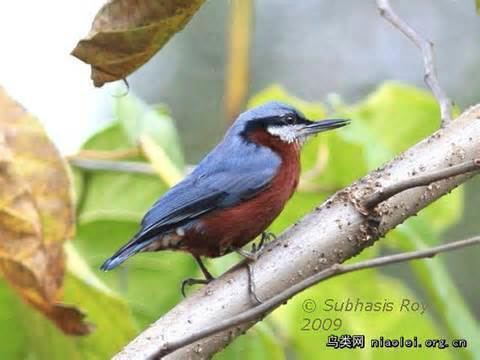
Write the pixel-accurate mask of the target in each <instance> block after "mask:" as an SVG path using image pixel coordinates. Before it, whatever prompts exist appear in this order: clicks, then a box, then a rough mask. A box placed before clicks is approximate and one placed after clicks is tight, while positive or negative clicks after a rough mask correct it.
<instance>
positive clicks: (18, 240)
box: [0, 88, 90, 335]
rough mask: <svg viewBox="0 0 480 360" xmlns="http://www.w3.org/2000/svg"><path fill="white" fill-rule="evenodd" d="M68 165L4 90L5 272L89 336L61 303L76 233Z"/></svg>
mask: <svg viewBox="0 0 480 360" xmlns="http://www.w3.org/2000/svg"><path fill="white" fill-rule="evenodd" d="M74 216H75V214H74V208H73V201H72V194H71V184H70V178H69V176H68V172H67V168H66V166H65V163H64V162H63V160H62V158H61V157H60V155H59V153H58V152H57V150H56V149H55V147H54V146H53V144H52V143H51V142H50V140H49V139H48V138H47V136H46V134H45V132H44V131H43V128H42V127H41V126H40V124H39V123H38V122H37V120H36V119H35V118H34V117H32V116H31V115H29V114H28V113H27V112H26V111H25V110H24V109H23V108H22V107H21V106H20V105H19V104H17V103H16V102H14V101H13V100H12V99H10V98H9V97H8V95H7V94H6V93H5V92H4V91H3V89H1V88H0V274H3V276H4V277H5V279H6V281H7V282H8V283H10V285H11V286H12V287H13V288H14V289H15V290H16V291H17V292H18V293H19V294H20V295H21V296H22V298H23V299H24V300H25V301H26V302H28V303H29V304H31V305H33V306H34V307H36V308H37V309H39V310H40V311H42V312H43V313H44V314H45V315H46V316H47V317H49V318H50V319H51V320H52V321H53V322H54V323H55V324H56V325H57V326H58V327H59V328H61V329H62V330H63V331H64V332H66V333H68V334H75V335H81V334H87V333H88V332H89V331H90V326H89V324H87V323H85V322H83V317H84V315H83V314H82V313H81V312H80V311H79V310H77V309H75V308H74V307H70V306H67V305H64V304H61V303H59V301H60V300H61V297H62V282H63V276H64V270H65V255H64V252H63V243H64V241H65V240H66V239H69V238H71V237H72V236H73V234H74V230H75V227H74V221H75V217H74Z"/></svg>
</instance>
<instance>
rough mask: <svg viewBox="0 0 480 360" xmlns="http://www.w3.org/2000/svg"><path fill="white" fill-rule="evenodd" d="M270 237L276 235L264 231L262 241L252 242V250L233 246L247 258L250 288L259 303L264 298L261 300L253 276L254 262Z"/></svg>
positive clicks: (273, 237)
mask: <svg viewBox="0 0 480 360" xmlns="http://www.w3.org/2000/svg"><path fill="white" fill-rule="evenodd" d="M270 239H275V235H273V234H272V233H270V232H266V231H264V232H263V233H262V236H261V237H260V241H259V242H258V245H257V244H255V243H253V244H252V250H251V251H247V250H243V249H241V248H232V250H233V251H235V252H236V253H237V254H239V255H240V256H242V257H243V258H245V259H246V260H247V270H248V283H249V287H248V290H249V292H250V295H251V296H252V298H253V299H254V300H255V301H256V302H257V304H261V303H262V300H260V298H259V297H258V295H257V292H256V290H255V280H254V276H253V275H254V274H253V262H254V261H256V260H257V259H258V258H259V257H260V255H262V253H263V249H264V248H265V242H266V241H269V240H270Z"/></svg>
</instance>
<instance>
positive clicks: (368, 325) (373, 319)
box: [0, 0, 480, 359]
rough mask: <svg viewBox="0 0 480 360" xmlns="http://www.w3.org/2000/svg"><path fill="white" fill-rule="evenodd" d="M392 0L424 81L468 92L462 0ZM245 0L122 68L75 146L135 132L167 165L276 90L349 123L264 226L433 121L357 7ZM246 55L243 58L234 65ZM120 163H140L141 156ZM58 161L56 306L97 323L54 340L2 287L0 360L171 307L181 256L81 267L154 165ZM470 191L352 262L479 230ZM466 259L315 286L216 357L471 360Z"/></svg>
mask: <svg viewBox="0 0 480 360" xmlns="http://www.w3.org/2000/svg"><path fill="white" fill-rule="evenodd" d="M240 1H241V0H240ZM397 2H398V11H399V12H400V13H401V14H402V15H403V16H404V17H405V18H407V19H408V20H409V22H410V23H411V24H412V25H413V26H414V27H416V28H418V29H419V30H420V31H421V32H422V33H425V34H428V36H429V38H430V39H432V40H434V41H435V44H436V54H437V58H438V64H439V66H438V73H439V76H440V80H441V81H442V84H445V88H446V90H447V92H448V93H449V94H450V95H451V96H452V97H453V98H454V99H455V101H456V103H457V105H458V108H459V109H464V108H465V107H467V106H468V105H469V104H471V103H474V102H476V101H478V95H477V93H478V90H479V85H478V84H479V83H480V82H479V81H476V80H478V77H479V75H478V74H479V73H478V71H476V69H478V66H479V65H480V46H479V45H478V41H477V36H478V33H479V30H480V25H479V20H478V17H476V15H475V11H474V6H473V2H455V1H449V0H441V1H434V0H428V1H421V2H418V3H416V4H415V6H412V4H411V3H409V2H400V1H397ZM244 4H247V5H243V6H241V5H240V6H239V4H238V1H237V2H236V1H208V2H207V3H206V4H205V6H204V7H202V8H201V10H200V11H199V13H198V14H197V15H196V16H194V18H193V20H192V22H191V23H190V24H189V25H188V26H187V28H186V29H185V31H183V32H182V33H180V34H178V35H177V36H175V37H174V38H173V40H172V41H171V42H170V43H169V44H167V46H166V47H165V48H164V49H163V50H162V51H160V53H159V54H158V55H157V56H156V57H155V58H154V59H152V61H150V62H149V63H148V64H147V65H145V66H144V67H143V68H142V69H141V70H139V71H138V72H136V73H135V74H134V75H132V76H131V77H130V78H129V82H130V91H129V93H128V95H126V96H118V97H110V98H109V99H108V104H104V107H105V109H106V110H105V111H104V112H102V119H103V120H105V122H106V125H105V126H104V128H102V129H101V130H99V131H97V132H96V133H94V134H92V135H91V136H90V138H89V139H88V140H87V141H86V142H85V143H84V145H83V147H82V149H84V150H90V151H110V150H114V151H116V150H128V149H131V148H132V147H133V146H135V144H136V143H137V142H138V140H139V138H140V137H141V136H142V135H143V134H148V135H149V136H150V137H151V138H152V139H153V141H154V143H155V144H157V145H158V147H159V149H163V151H164V152H165V153H166V155H167V156H168V159H169V163H168V164H166V165H165V164H164V165H165V166H166V168H167V169H170V170H172V166H173V167H174V168H175V171H179V172H181V173H184V172H185V171H186V166H187V164H195V163H196V162H197V161H198V160H199V159H201V157H202V156H203V155H204V154H205V153H206V152H207V151H208V150H209V149H210V148H211V147H212V146H213V145H214V144H216V143H217V142H218V141H219V140H220V139H221V136H222V134H223V133H224V131H225V129H226V128H227V127H228V125H229V124H230V121H231V120H232V118H233V117H234V115H235V114H236V113H237V112H238V111H240V110H243V109H244V108H246V107H250V106H255V105H258V104H261V103H263V102H265V101H269V100H281V101H285V102H288V103H291V104H292V105H294V106H297V107H298V108H299V109H300V110H302V111H303V112H305V114H306V115H307V116H309V117H311V118H323V117H326V116H345V117H349V118H351V119H352V120H353V122H352V124H351V126H349V127H348V128H345V129H344V130H342V131H338V132H334V133H328V134H326V135H323V136H321V137H317V138H315V139H313V140H312V141H310V142H309V143H308V144H307V145H306V146H305V149H304V152H303V155H302V166H303V176H302V182H301V186H300V189H299V191H298V193H297V194H296V195H295V196H294V198H293V199H292V200H291V201H290V202H289V204H288V205H287V207H286V209H285V211H284V212H283V213H282V215H281V216H280V217H279V218H278V219H277V220H276V221H275V223H274V224H273V226H272V227H271V229H270V230H271V231H273V232H275V233H279V232H281V231H282V230H283V229H285V228H286V227H288V226H289V225H291V224H292V223H293V222H294V221H295V220H297V219H299V218H300V217H301V216H302V215H304V214H306V213H308V212H309V211H311V210H312V209H313V208H314V207H315V206H316V205H318V204H319V203H321V202H322V201H323V200H324V199H325V198H327V197H328V196H329V195H330V194H331V193H333V192H334V191H335V190H336V189H340V188H342V187H343V186H345V185H348V184H349V183H350V182H352V181H354V180H356V179H357V178H359V177H361V176H362V175H364V174H366V173H367V172H368V171H371V170H373V169H375V168H376V167H378V166H379V165H381V164H382V163H383V162H385V161H387V160H389V159H391V158H392V157H393V156H394V155H396V154H398V153H399V152H401V151H403V150H404V149H406V148H408V147H410V146H411V145H413V144H415V143H416V142H417V141H418V140H420V139H422V138H423V137H425V136H427V135H428V134H430V133H431V132H433V131H434V130H435V129H437V128H438V122H439V121H438V118H439V112H438V106H437V104H436V102H435V100H434V99H433V98H432V96H431V95H430V93H429V92H428V91H426V90H425V89H424V88H425V87H424V85H423V83H422V74H423V69H422V63H421V58H420V56H419V54H418V52H417V50H416V49H415V48H414V47H413V46H412V44H410V43H409V42H408V40H406V39H405V38H404V37H403V36H402V35H401V34H400V33H398V32H397V31H396V30H394V29H393V28H392V27H391V26H390V25H389V24H387V23H385V22H384V20H382V19H381V18H379V17H378V15H377V14H376V11H375V8H374V6H373V2H368V3H365V2H355V1H351V0H350V1H347V0H341V1H337V2H329V1H303V2H299V3H298V4H295V6H293V5H292V3H291V2H288V1H285V0H282V1H272V0H265V1H256V2H250V1H246V0H245V1H244ZM249 5H250V6H249ZM396 5H397V4H396ZM234 17H244V19H243V20H244V21H245V23H247V24H250V25H249V28H248V29H246V28H240V29H236V30H235V29H234V28H233V26H231V24H232V19H233V18H234ZM245 17H247V18H246V19H245ZM235 36H237V37H240V38H242V37H244V38H247V39H248V41H247V43H248V49H247V50H248V51H247V50H245V49H243V50H242V49H240V48H235V47H232V46H231V44H232V42H233V43H235V39H234V37H235ZM245 51H247V54H246V55H247V56H246V59H250V61H243V62H242V61H240V62H238V59H239V58H240V59H243V58H244V57H242V56H244V55H245ZM232 59H235V60H232ZM232 63H235V64H236V66H239V67H241V68H242V67H243V71H242V74H244V76H243V77H241V78H240V79H237V78H235V79H233V78H232V77H231V75H229V74H231V73H230V72H229V66H231V65H232ZM239 71H240V70H239ZM232 81H237V82H239V83H232ZM407 84H408V85H407ZM126 160H133V161H148V159H147V158H144V157H143V156H141V155H135V156H133V157H131V158H126ZM72 170H73V172H74V179H75V190H76V199H77V204H76V206H77V221H78V226H77V236H76V238H75V239H74V240H73V241H72V242H70V243H69V244H68V245H67V253H68V255H69V261H68V269H69V270H68V275H67V278H66V283H65V300H66V302H67V303H72V304H75V305H77V306H79V307H80V308H81V309H83V310H85V311H86V313H87V314H88V319H89V320H90V321H91V322H93V323H94V324H95V325H96V330H95V331H94V332H93V333H92V334H91V335H89V336H86V337H83V338H72V337H67V336H65V335H63V334H62V333H60V332H59V331H58V330H57V329H56V328H55V327H54V326H53V325H52V324H51V323H50V322H49V321H48V320H46V319H45V318H44V317H43V316H42V315H41V314H39V313H37V312H35V311H34V310H32V309H31V308H30V307H27V306H26V305H24V304H23V303H21V302H19V301H18V298H17V296H16V295H15V294H14V293H13V292H12V291H11V290H10V289H9V288H8V287H7V286H6V285H5V284H4V283H3V282H1V283H0V299H1V301H0V304H1V305H0V306H1V308H2V310H3V311H0V319H1V321H0V337H1V339H2V340H3V342H2V345H1V346H0V358H1V359H67V358H68V359H106V358H109V357H110V356H111V355H113V354H114V353H115V352H117V351H118V350H119V349H121V347H122V346H124V345H125V344H126V343H128V341H129V340H131V339H132V338H133V337H134V336H135V335H136V334H138V333H139V331H141V329H144V328H145V327H146V326H148V324H150V323H151V322H152V321H154V320H155V319H157V318H158V317H159V316H161V315H162V314H163V313H165V312H167V311H168V310H169V309H170V308H172V307H173V306H174V305H175V304H176V303H177V302H179V301H180V300H181V295H180V292H179V285H180V282H181V280H183V279H184V278H186V277H190V276H194V275H196V273H197V268H196V265H195V263H194V262H193V260H192V259H191V258H190V257H189V256H187V255H185V254H177V253H169V252H164V253H158V254H140V255H138V256H136V257H134V258H133V259H131V260H130V261H128V262H127V263H126V264H125V266H122V267H121V268H119V269H118V270H116V271H113V272H109V273H101V272H100V271H99V270H98V268H99V266H100V264H101V263H102V262H103V261H104V260H105V259H106V258H107V257H108V256H110V255H111V254H112V253H113V252H114V251H115V250H116V249H117V248H118V247H119V246H120V245H121V244H123V243H124V242H126V241H127V240H128V239H129V237H130V236H131V235H132V234H133V233H134V232H135V231H136V230H137V227H138V223H139V221H140V219H141V217H142V215H143V213H144V212H145V211H146V210H147V209H148V208H149V206H150V205H151V204H152V203H153V202H154V201H155V200H156V199H157V198H158V197H159V196H160V195H161V194H162V193H163V192H164V191H165V190H166V189H167V188H168V187H169V186H170V185H171V183H170V181H171V179H169V177H168V174H167V176H165V173H166V172H168V170H165V169H164V170H165V171H163V172H162V171H161V175H160V176H158V175H155V174H153V175H145V174H137V173H118V172H112V171H87V170H82V169H79V168H73V169H72ZM157 170H158V169H157ZM162 174H163V175H162ZM479 189H480V180H478V179H477V180H475V179H474V180H472V181H470V182H469V183H468V184H467V185H466V186H464V187H462V188H459V189H457V190H455V191H454V192H452V193H451V194H449V195H448V196H446V197H444V198H442V199H441V200H440V201H438V202H436V203H435V204H434V205H432V206H430V207H429V208H428V209H427V210H425V211H422V212H421V213H420V214H419V216H418V217H414V218H412V219H409V220H408V221H407V222H406V223H404V224H402V225H401V226H399V227H398V229H396V230H395V231H393V232H391V233H389V234H388V236H387V237H386V238H385V239H383V240H381V241H380V242H378V243H377V244H376V246H374V247H372V248H369V249H367V250H366V251H364V252H363V253H362V254H361V255H360V256H358V257H357V258H355V259H353V261H358V260H359V259H364V258H368V257H373V256H377V255H379V254H383V253H389V252H392V251H405V250H413V249H417V248H421V247H425V246H433V245H435V244H439V243H442V242H445V241H451V240H455V239H460V238H463V237H466V236H469V235H474V234H478V233H479V232H480V224H479V222H478V221H477V213H476V204H477V201H478V200H479V198H480V191H479ZM479 256H480V249H475V248H470V249H468V250H460V251H457V252H455V253H450V254H446V255H441V256H439V257H437V258H435V259H433V260H428V261H421V262H414V263H409V264H402V265H396V266H390V267H388V268H385V269H382V270H381V271H378V270H368V271H364V272H359V273H355V274H349V275H345V276H342V277H339V278H336V279H335V280H331V281H327V282H325V283H322V284H320V285H317V286H315V287H313V288H311V289H309V290H307V291H305V292H304V293H302V294H300V295H299V296H297V297H296V298H295V299H293V300H292V301H290V302H289V303H288V305H286V306H283V307H282V308H280V309H279V310H277V311H275V312H274V313H273V314H272V316H270V317H268V318H267V319H265V320H264V321H263V322H261V323H259V324H258V325H257V326H255V327H254V328H253V329H252V330H251V331H249V332H248V333H247V334H246V335H244V336H241V337H240V338H238V339H237V340H236V341H235V342H234V343H233V344H232V345H231V346H229V347H228V348H227V349H226V350H225V351H223V352H222V353H220V354H218V355H217V356H216V357H215V358H216V359H240V358H241V359H244V358H248V359H265V358H269V359H270V358H271V359H317V358H322V357H326V358H332V357H335V358H346V359H347V358H348V359H350V358H352V357H355V358H357V357H358V358H362V359H377V358H378V359H380V358H382V359H383V358H385V357H386V356H388V357H389V358H392V359H397V358H398V359H400V358H407V357H408V358H418V359H424V358H426V357H435V358H439V359H443V358H445V359H480V336H479V335H480V332H479V330H480V326H479V319H480V288H479V286H478V280H477V278H476V272H475V270H476V266H475V265H476V264H477V259H478V258H479ZM236 261H239V259H238V258H237V257H236V255H229V256H226V257H224V258H221V259H216V260H212V261H209V262H208V266H209V267H210V268H211V269H213V272H214V273H215V274H220V273H222V272H223V271H225V270H226V269H228V268H229V267H230V266H231V265H232V264H234V263H235V262H236ZM327 298H332V299H334V300H336V301H338V302H342V301H345V300H346V299H350V300H353V301H355V300H356V299H357V298H359V299H361V301H365V302H367V301H371V302H383V301H385V300H389V301H394V302H396V303H398V302H399V301H401V299H403V298H408V299H411V300H412V301H414V300H415V301H421V302H423V303H425V304H426V305H427V311H426V312H425V314H423V315H420V314H415V313H401V312H399V311H392V312H387V313H378V312H362V313H347V312H326V311H323V310H322V308H321V306H320V304H321V302H322V301H324V300H325V299H327ZM306 299H314V300H315V301H317V302H318V305H319V306H317V309H316V311H314V312H313V313H308V314H307V313H305V311H304V310H303V309H302V303H303V302H304V301H305V300H306ZM305 318H310V319H315V318H320V319H325V318H330V319H336V318H339V319H341V322H342V326H341V328H340V329H338V330H336V331H333V329H332V331H323V330H322V331H302V330H301V329H302V326H303V325H304V323H305V320H304V319H305ZM12 329H15V331H12ZM331 333H332V334H336V335H342V334H365V335H366V338H367V340H368V339H369V338H371V337H378V336H382V335H383V336H385V337H392V338H398V337H400V336H405V337H413V336H418V338H419V339H426V338H445V339H447V340H452V339H457V338H465V339H467V340H468V348H467V349H466V350H459V349H452V348H449V349H444V350H439V349H426V348H422V349H416V350H409V351H402V350H395V349H370V348H369V347H368V346H367V348H365V349H360V350H333V349H328V348H326V347H325V342H326V337H327V335H329V334H331Z"/></svg>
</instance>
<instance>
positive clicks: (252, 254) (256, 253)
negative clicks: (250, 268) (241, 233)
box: [233, 231, 276, 261]
mask: <svg viewBox="0 0 480 360" xmlns="http://www.w3.org/2000/svg"><path fill="white" fill-rule="evenodd" d="M275 239H276V237H275V235H274V234H273V233H271V232H267V231H264V232H263V233H262V236H261V237H260V241H259V242H258V245H257V244H256V243H253V244H252V250H250V251H248V250H243V249H241V248H233V250H234V251H235V252H236V253H237V254H239V255H240V256H242V257H243V258H245V259H247V260H248V261H256V260H257V259H258V258H259V257H260V256H261V255H262V254H263V250H264V249H265V243H266V242H269V241H271V240H275Z"/></svg>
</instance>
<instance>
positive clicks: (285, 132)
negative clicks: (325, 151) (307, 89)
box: [229, 101, 350, 143]
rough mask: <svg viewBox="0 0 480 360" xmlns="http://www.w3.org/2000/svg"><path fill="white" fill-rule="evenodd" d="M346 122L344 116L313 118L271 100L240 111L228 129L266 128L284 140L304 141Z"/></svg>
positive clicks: (243, 131)
mask: <svg viewBox="0 0 480 360" xmlns="http://www.w3.org/2000/svg"><path fill="white" fill-rule="evenodd" d="M349 122H350V120H345V119H328V120H320V121H312V120H309V119H307V118H306V116H305V115H304V114H302V113H301V112H300V111H299V110H297V109H295V108H294V107H293V106H290V105H287V104H284V103H281V102H276V101H272V102H268V103H266V104H264V105H261V106H258V107H256V108H253V109H250V110H248V111H245V112H244V113H242V114H241V115H240V116H239V117H238V118H237V120H236V121H235V123H234V124H233V126H232V128H231V129H230V131H229V133H231V134H232V135H233V134H236V135H243V136H247V135H248V134H249V133H250V132H252V131H266V132H268V133H269V134H270V135H272V136H275V137H278V138H279V139H280V140H282V141H284V142H286V143H293V142H299V143H303V142H304V141H305V140H306V138H308V137H309V136H311V135H315V134H318V133H320V132H323V131H327V130H331V129H336V128H339V127H342V126H345V125H347V124H348V123H349Z"/></svg>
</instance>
